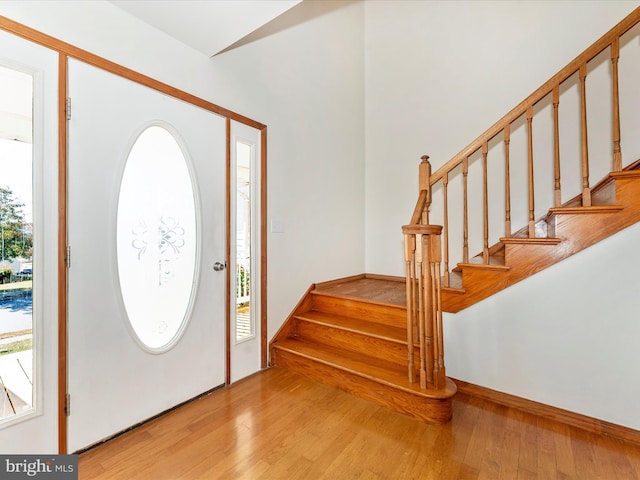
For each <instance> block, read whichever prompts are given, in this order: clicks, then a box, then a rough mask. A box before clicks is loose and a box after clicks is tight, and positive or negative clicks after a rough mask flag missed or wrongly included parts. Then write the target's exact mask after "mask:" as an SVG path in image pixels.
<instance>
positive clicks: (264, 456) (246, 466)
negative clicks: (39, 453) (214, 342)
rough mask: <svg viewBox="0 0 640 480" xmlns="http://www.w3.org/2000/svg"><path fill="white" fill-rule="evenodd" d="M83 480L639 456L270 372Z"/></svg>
mask: <svg viewBox="0 0 640 480" xmlns="http://www.w3.org/2000/svg"><path fill="white" fill-rule="evenodd" d="M79 474H80V475H79V478H80V479H83V480H89V479H91V480H101V479H109V480H118V479H123V480H124V479H126V480H138V479H140V480H145V479H153V480H162V479H171V480H178V479H189V480H192V479H206V480H209V479H212V480H213V479H250V480H253V479H278V480H279V479H283V480H289V479H311V480H314V479H392V480H396V479H471V478H485V479H492V480H493V479H533V478H538V479H545V480H547V479H570V478H575V479H580V480H585V479H638V478H640V448H639V447H636V446H633V445H631V444H627V443H624V442H621V441H619V440H615V439H612V438H608V437H603V436H598V435H594V434H591V433H587V432H585V431H582V430H579V429H576V428H573V427H568V426H566V425H564V424H560V423H556V422H553V421H551V420H546V419H543V418H539V417H535V416H533V415H530V414H527V413H523V412H521V411H518V410H514V409H511V408H507V407H503V406H500V405H497V404H494V403H491V402H488V401H485V400H481V399H477V398H474V397H470V396H468V395H465V394H462V393H459V394H458V395H457V396H456V397H455V398H454V401H453V420H452V421H451V422H450V423H447V424H445V425H436V426H434V425H428V424H426V423H423V422H420V421H418V420H415V419H413V418H411V417H409V416H405V415H402V414H400V413H396V412H394V411H392V410H389V409H387V408H385V407H381V406H378V405H377V404H374V403H372V402H369V401H366V400H362V399H360V398H357V397H354V396H351V395H349V394H347V393H345V392H342V391H340V390H338V389H335V388H333V387H330V386H327V385H324V384H321V383H317V382H315V381H313V380H310V379H308V378H306V377H304V376H302V375H299V374H297V373H295V372H291V371H288V370H285V369H281V368H278V367H275V368H271V369H269V370H266V371H264V372H262V373H260V374H257V375H255V376H253V377H250V378H249V379H246V380H244V381H242V382H239V383H237V384H235V385H233V386H231V387H229V388H226V389H222V390H218V391H216V392H213V393H212V394H210V395H208V396H205V397H202V398H200V399H198V400H195V401H194V402H191V403H189V404H187V405H185V406H183V407H181V408H179V409H176V410H174V411H172V412H170V413H168V414H167V415H165V416H163V417H160V418H157V419H155V420H153V421H151V422H148V423H147V424H145V425H142V426H140V427H138V428H137V429H135V430H132V431H130V432H128V433H126V434H123V435H121V436H119V437H117V438H115V439H113V440H111V441H109V442H107V443H105V444H102V445H100V446H98V447H95V448H93V449H91V450H89V451H87V452H85V453H83V454H81V455H80V460H79Z"/></svg>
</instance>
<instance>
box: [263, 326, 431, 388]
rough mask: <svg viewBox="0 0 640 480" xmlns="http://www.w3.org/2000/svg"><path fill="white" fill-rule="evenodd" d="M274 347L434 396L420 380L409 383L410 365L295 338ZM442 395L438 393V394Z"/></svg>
mask: <svg viewBox="0 0 640 480" xmlns="http://www.w3.org/2000/svg"><path fill="white" fill-rule="evenodd" d="M273 346H274V348H276V349H282V350H285V351H288V352H290V353H293V354H296V355H301V356H303V357H306V358H309V359H312V360H314V361H317V362H321V363H324V364H326V365H330V366H332V367H334V368H338V369H341V370H345V371H348V372H350V373H352V374H355V375H358V376H361V377H363V378H367V379H369V380H373V381H375V382H378V383H381V384H384V385H387V386H390V387H393V388H397V389H400V390H404V391H406V392H411V393H413V394H415V395H419V396H422V397H429V398H431V397H433V396H434V395H431V394H430V391H429V390H423V389H421V388H420V384H419V383H417V382H416V383H410V382H409V379H408V378H407V377H408V374H407V367H403V366H401V365H397V364H394V363H391V362H386V361H384V360H381V359H379V358H376V357H373V356H370V355H364V354H358V353H353V352H349V353H346V352H344V351H343V350H340V349H337V348H334V347H331V346H328V345H324V344H319V343H315V342H313V341H309V340H304V339H300V338H292V337H288V338H286V339H284V340H281V341H279V342H277V343H275V344H274V345H273ZM440 396H441V395H436V397H440Z"/></svg>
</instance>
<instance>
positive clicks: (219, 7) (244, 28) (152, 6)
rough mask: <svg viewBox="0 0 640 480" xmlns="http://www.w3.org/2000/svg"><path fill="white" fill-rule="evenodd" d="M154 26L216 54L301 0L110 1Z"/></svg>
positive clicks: (187, 43)
mask: <svg viewBox="0 0 640 480" xmlns="http://www.w3.org/2000/svg"><path fill="white" fill-rule="evenodd" d="M110 1H111V3H113V4H114V5H116V6H117V7H119V8H121V9H123V10H125V11H127V12H129V13H130V14H131V15H133V16H135V17H137V18H138V19H140V20H142V21H143V22H145V23H148V24H149V25H152V26H153V27H156V28H157V29H159V30H161V31H163V32H165V33H166V34H168V35H170V36H171V37H173V38H175V39H177V40H179V41H181V42H182V43H184V44H186V45H189V46H190V47H192V48H194V49H196V50H198V51H200V52H202V53H204V54H205V55H207V56H209V57H213V56H214V55H217V54H218V53H220V52H222V51H224V50H226V49H227V48H228V47H230V46H232V45H233V44H235V43H236V42H238V41H240V40H242V39H243V38H244V37H246V36H247V35H249V34H250V33H251V32H253V31H255V30H257V29H258V28H260V27H262V26H263V25H265V24H266V23H268V22H270V21H271V20H273V19H274V18H276V17H278V16H280V15H281V14H283V13H284V12H286V11H287V10H289V9H290V8H292V7H293V6H295V5H297V4H298V3H300V2H301V1H302V0H110Z"/></svg>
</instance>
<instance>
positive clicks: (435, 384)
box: [402, 156, 446, 389]
mask: <svg viewBox="0 0 640 480" xmlns="http://www.w3.org/2000/svg"><path fill="white" fill-rule="evenodd" d="M428 159H429V157H427V156H424V157H422V163H421V164H420V196H419V198H418V202H417V204H416V208H415V210H414V212H413V216H412V217H411V223H410V224H409V225H405V226H403V227H402V232H403V234H404V245H405V247H404V253H405V263H406V275H407V350H408V364H409V381H410V382H411V383H414V382H415V381H416V371H417V372H419V378H420V386H421V387H422V388H425V389H426V388H433V389H440V388H444V386H445V381H446V379H445V377H446V376H445V367H444V339H443V335H442V308H441V302H440V299H441V292H440V288H441V287H440V281H439V279H440V273H441V267H440V263H441V254H440V252H441V248H442V247H441V245H440V234H441V232H442V227H441V226H439V225H429V205H430V203H431V191H430V187H429V178H430V176H431V165H430V164H429V162H428ZM416 345H418V346H419V352H420V356H419V361H418V364H417V365H416V361H415V358H414V357H415V348H416Z"/></svg>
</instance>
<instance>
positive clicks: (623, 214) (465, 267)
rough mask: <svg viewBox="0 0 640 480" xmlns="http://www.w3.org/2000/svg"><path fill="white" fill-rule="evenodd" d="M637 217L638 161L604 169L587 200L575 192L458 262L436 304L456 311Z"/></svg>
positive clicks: (639, 216) (639, 194) (639, 191)
mask: <svg viewBox="0 0 640 480" xmlns="http://www.w3.org/2000/svg"><path fill="white" fill-rule="evenodd" d="M638 221H640V161H638V162H635V163H633V164H631V165H629V166H628V167H627V168H626V169H625V170H623V171H620V172H612V173H610V174H609V175H608V176H607V177H606V178H605V179H604V180H603V181H602V182H600V183H599V184H598V185H597V186H595V187H594V188H593V190H592V205H590V206H587V207H585V206H582V205H580V197H576V198H574V199H572V200H570V201H569V202H567V203H565V204H564V205H563V206H561V207H555V208H551V209H550V210H549V212H548V214H547V215H546V216H545V217H544V218H541V219H539V220H538V221H537V222H536V225H535V231H536V234H537V235H538V236H536V237H534V238H529V237H527V236H526V235H527V231H528V229H527V228H524V229H522V230H520V231H519V232H517V233H516V234H514V235H513V236H512V237H508V238H501V239H500V242H498V243H497V244H495V245H493V246H492V247H491V248H490V249H489V261H488V263H487V264H485V263H483V258H482V254H479V255H477V256H475V257H473V258H472V259H470V261H469V263H459V264H458V266H457V267H456V268H455V269H453V271H452V272H451V274H450V277H449V286H448V287H444V288H443V289H442V307H443V310H444V311H445V312H451V313H456V312H459V311H460V310H462V309H464V308H467V307H469V306H471V305H473V304H474V303H477V302H479V301H480V300H483V299H485V298H487V297H489V296H491V295H493V294H495V293H497V292H499V291H500V290H504V289H505V288H507V287H509V286H511V285H513V284H515V283H517V282H519V281H521V280H523V279H525V278H527V277H528V276H530V275H533V274H535V273H537V272H539V271H541V270H543V269H545V268H547V267H550V266H551V265H553V264H555V263H557V262H559V261H561V260H563V259H565V258H567V257H569V256H571V255H573V254H574V253H577V252H579V251H581V250H584V249H585V248H587V247H589V246H591V245H593V244H595V243H597V242H599V241H601V240H603V239H605V238H607V237H609V236H611V235H613V234H615V233H617V232H619V231H620V230H622V229H624V228H626V227H628V226H630V225H633V224H634V223H636V222H638Z"/></svg>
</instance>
